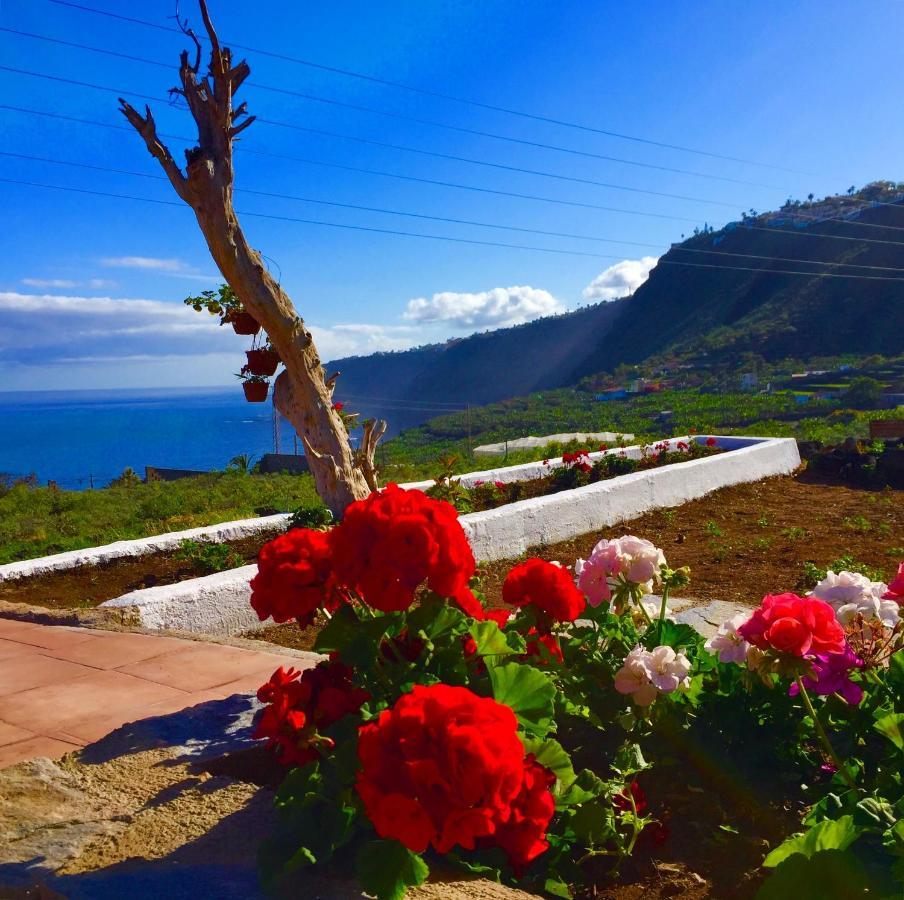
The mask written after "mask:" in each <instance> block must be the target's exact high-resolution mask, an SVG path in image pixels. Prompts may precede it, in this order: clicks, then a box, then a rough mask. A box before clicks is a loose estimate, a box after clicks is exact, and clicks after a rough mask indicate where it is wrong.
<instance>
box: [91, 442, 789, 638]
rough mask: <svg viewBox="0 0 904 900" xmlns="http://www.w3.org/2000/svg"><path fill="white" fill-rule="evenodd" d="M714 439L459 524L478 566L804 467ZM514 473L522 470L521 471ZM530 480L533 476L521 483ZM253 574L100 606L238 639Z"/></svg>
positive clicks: (490, 476)
mask: <svg viewBox="0 0 904 900" xmlns="http://www.w3.org/2000/svg"><path fill="white" fill-rule="evenodd" d="M706 437H707V436H706V435H703V436H699V437H697V438H695V439H696V440H705V439H706ZM672 440H673V442H675V441H678V440H681V438H673V439H672ZM717 440H718V442H719V446H721V447H723V448H724V449H725V450H730V451H731V452H730V453H722V454H718V455H717V456H710V457H706V458H703V459H697V460H690V461H688V462H682V463H675V464H673V465H669V466H662V467H661V468H658V469H650V470H648V471H645V472H635V473H632V474H630V475H622V476H620V477H618V478H613V479H609V480H607V481H601V482H598V483H596V484H591V485H587V486H586V487H582V488H576V489H575V490H571V491H562V492H560V493H558V494H552V495H549V496H546V497H538V498H536V499H532V500H522V501H519V502H518V503H510V504H508V505H506V506H503V507H500V508H498V509H493V510H488V511H487V512H480V513H471V514H469V515H466V516H462V517H461V519H460V521H461V524H462V527H463V528H464V529H465V533H466V534H467V535H468V540H469V541H470V543H471V546H472V548H473V549H474V555H475V556H476V557H477V559H478V560H480V561H481V562H489V561H492V560H496V559H506V558H510V557H513V556H518V555H519V554H521V553H524V552H525V551H527V550H528V549H530V548H531V547H538V546H543V545H544V544H553V543H556V542H558V541H564V540H568V539H569V538H573V537H577V536H578V535H581V534H586V533H588V532H591V531H596V530H600V529H603V528H606V527H609V526H612V525H615V524H616V523H618V522H621V521H626V520H628V519H632V518H634V517H636V516H638V515H641V514H643V513H645V512H647V511H648V510H651V509H657V508H663V507H670V506H679V505H681V504H682V503H686V502H687V501H688V500H693V499H696V498H697V497H702V496H704V495H705V494H708V493H710V492H712V491H714V490H717V489H719V488H722V487H728V486H730V485H733V484H742V483H744V482H750V481H759V480H760V479H762V478H766V477H769V476H771V475H787V474H790V473H791V472H793V471H794V470H795V469H796V468H797V467H798V466H799V465H800V456H799V454H798V452H797V443H796V442H795V441H794V440H793V439H791V438H740V437H738V438H735V437H719V438H717ZM630 449H636V448H630ZM616 452H618V451H616ZM637 452H639V450H638V451H637ZM594 455H595V456H599V455H601V454H594ZM531 465H534V464H531ZM513 468H517V469H521V470H523V469H524V467H523V466H517V467H513ZM541 468H542V466H541ZM504 472H505V470H502V469H496V470H489V471H488V472H484V473H472V474H470V475H469V476H465V477H466V478H468V479H476V478H479V477H480V476H483V480H486V481H490V480H496V479H497V476H502V475H503V474H504ZM525 477H533V476H529V475H525V476H522V478H525ZM463 480H464V479H463ZM498 480H502V478H501V477H499V478H498ZM510 480H519V479H510ZM412 486H414V485H412ZM255 571H256V567H255V566H243V567H242V568H241V569H233V570H232V571H229V572H220V573H217V574H216V575H209V576H207V577H205V578H195V579H192V580H191V581H183V582H181V583H180V584H173V585H164V586H161V587H154V588H146V589H144V590H141V591H135V592H133V593H131V594H126V595H125V596H123V597H119V598H118V599H116V600H109V601H107V602H106V603H104V604H103V605H104V606H113V607H124V606H131V607H135V608H136V609H137V610H138V613H139V615H140V617H141V621H142V624H143V625H144V626H145V627H147V628H179V629H182V630H185V631H195V632H204V633H207V634H214V635H229V634H236V633H237V632H240V631H245V630H252V629H255V628H262V627H266V625H265V623H260V622H259V621H258V619H257V616H256V615H255V613H254V611H253V610H252V609H251V606H250V604H249V597H250V589H249V587H248V582H249V580H250V579H251V577H252V576H253V575H254V573H255ZM266 624H269V623H266Z"/></svg>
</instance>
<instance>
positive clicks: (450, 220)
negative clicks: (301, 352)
mask: <svg viewBox="0 0 904 900" xmlns="http://www.w3.org/2000/svg"><path fill="white" fill-rule="evenodd" d="M0 156H7V157H11V158H14V159H25V160H30V161H32V162H42V163H51V164H53V165H61V166H71V167H74V168H79V169H89V170H92V171H98V172H109V173H112V174H115V175H129V176H132V177H135V178H149V179H151V180H153V181H165V182H167V183H168V182H169V179H167V178H166V177H165V176H163V175H151V174H148V173H145V172H133V171H131V170H128V169H117V168H112V167H110V166H98V165H94V164H91V163H81V162H74V161H71V160H62V159H53V158H51V157H46V156H33V155H31V154H27V153H14V152H10V151H6V150H0ZM237 190H238V192H239V193H246V194H253V195H255V196H258V197H271V198H274V199H278V200H293V201H298V202H301V203H315V204H320V205H323V206H335V207H339V208H342V209H354V210H358V211H362V212H375V213H381V214H384V215H393V216H406V217H410V218H417V219H427V220H430V221H435V222H446V223H449V224H454V225H470V226H476V227H480V228H496V229H503V230H511V231H519V232H526V233H528V234H538V235H543V236H547V237H563V238H573V239H577V240H586V241H597V242H601V243H611V244H626V245H629V246H634V247H643V248H646V249H658V247H659V245H658V244H651V243H645V242H643V241H622V240H618V239H616V238H602V237H594V236H592V235H584V234H569V233H567V232H560V231H543V230H540V229H534V228H523V227H520V226H517V225H501V224H497V223H492V222H478V221H474V220H470V219H455V218H450V217H447V216H434V215H428V214H426V213H415V212H409V211H406V210H395V209H385V208H381V207H375V206H361V205H358V204H354V203H339V202H335V201H331V200H321V199H316V198H312V197H298V196H295V195H293V194H279V193H275V192H272V191H257V190H252V189H250V188H238V189H237ZM901 230H904V229H901ZM898 246H902V247H904V243H899V244H898ZM670 249H671V250H674V251H680V252H682V253H698V254H707V255H712V256H735V257H743V258H745V259H759V260H765V261H769V262H782V263H797V264H802V265H818V266H835V267H841V268H853V269H867V270H873V271H889V272H904V268H902V267H900V266H871V265H865V264H862V263H846V262H835V261H834V260H819V259H794V258H789V257H784V256H767V255H762V254H757V253H743V252H735V251H729V250H706V249H703V248H700V247H682V246H680V245H677V244H673V245H672V246H671V248H670Z"/></svg>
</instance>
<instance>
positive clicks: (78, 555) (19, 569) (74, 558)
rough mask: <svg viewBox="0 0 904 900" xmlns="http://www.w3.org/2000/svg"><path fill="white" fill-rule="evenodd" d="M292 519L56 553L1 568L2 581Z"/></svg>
mask: <svg viewBox="0 0 904 900" xmlns="http://www.w3.org/2000/svg"><path fill="white" fill-rule="evenodd" d="M289 518H290V515H289V514H288V513H279V514H277V515H275V516H262V517H261V518H258V519H238V520H236V521H235V522H221V523H220V524H219V525H205V526H204V527H203V528H189V529H187V530H185V531H170V532H168V533H167V534H157V535H154V536H153V537H146V538H136V539H135V540H132V541H116V542H115V543H113V544H105V545H104V546H103V547H86V548H85V549H84V550H69V551H67V552H66V553H54V554H53V555H52V556H40V557H38V558H37V559H24V560H22V561H21V562H14V563H5V564H4V565H2V566H0V581H12V580H14V579H17V578H28V577H29V576H31V575H44V574H46V573H47V572H60V571H63V570H65V569H75V568H77V567H78V566H97V565H102V564H103V563H107V562H112V561H113V560H116V559H124V558H126V557H130V556H146V555H147V554H149V553H158V552H161V551H169V550H178V549H179V544H180V543H181V542H182V541H184V540H192V541H209V542H215V543H221V542H223V541H237V540H241V539H242V538H246V537H252V536H254V535H256V534H267V533H269V532H273V533H276V532H279V531H283V530H284V529H285V527H286V522H288V520H289Z"/></svg>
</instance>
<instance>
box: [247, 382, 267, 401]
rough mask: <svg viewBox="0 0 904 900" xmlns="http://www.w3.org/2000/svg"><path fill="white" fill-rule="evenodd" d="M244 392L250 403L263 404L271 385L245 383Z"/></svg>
mask: <svg viewBox="0 0 904 900" xmlns="http://www.w3.org/2000/svg"><path fill="white" fill-rule="evenodd" d="M242 390H243V391H244V392H245V399H246V400H247V401H248V402H249V403H263V402H264V401H265V400H266V399H267V392H268V391H269V390H270V383H269V382H268V381H243V382H242Z"/></svg>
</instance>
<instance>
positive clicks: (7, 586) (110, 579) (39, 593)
mask: <svg viewBox="0 0 904 900" xmlns="http://www.w3.org/2000/svg"><path fill="white" fill-rule="evenodd" d="M272 538H273V534H272V533H270V534H258V535H253V536H252V537H247V538H242V539H241V540H237V541H228V542H225V543H227V544H228V546H229V547H230V548H232V550H233V551H234V552H235V553H237V554H238V555H239V556H241V557H242V559H243V560H244V562H245V563H246V564H247V563H251V562H254V561H255V560H256V559H257V554H258V551H259V550H260V548H261V547H263V545H264V544H265V543H267V541H268V540H271V539H272ZM177 553H178V551H177V550H172V551H167V552H165V553H148V554H145V555H143V556H127V557H122V558H120V559H115V560H112V561H111V562H106V563H100V564H98V565H83V566H78V567H76V568H73V569H64V570H61V571H57V572H47V573H45V574H43V575H35V576H31V577H26V578H17V579H11V580H9V581H0V601H4V600H5V601H7V602H11V603H22V604H30V605H32V606H42V607H45V608H48V609H81V608H86V607H93V606H100V604H101V603H103V602H104V601H106V600H113V599H115V598H116V597H121V596H122V595H123V594H128V593H129V592H131V591H137V590H140V589H141V588H148V587H155V586H157V585H162V584H177V583H178V582H180V581H185V580H186V579H189V578H198V577H199V576H201V575H205V574H209V573H207V572H199V571H198V570H197V569H195V568H194V567H193V566H192V565H191V564H190V563H189V562H187V561H186V560H184V559H179V558H177V556H176V554H177Z"/></svg>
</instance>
